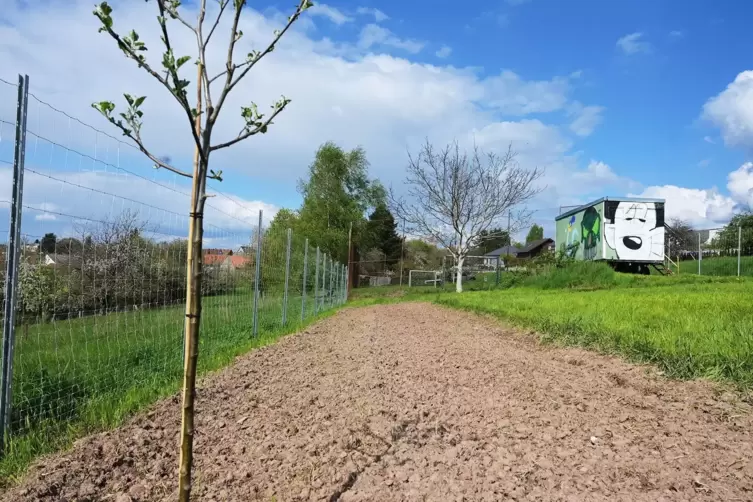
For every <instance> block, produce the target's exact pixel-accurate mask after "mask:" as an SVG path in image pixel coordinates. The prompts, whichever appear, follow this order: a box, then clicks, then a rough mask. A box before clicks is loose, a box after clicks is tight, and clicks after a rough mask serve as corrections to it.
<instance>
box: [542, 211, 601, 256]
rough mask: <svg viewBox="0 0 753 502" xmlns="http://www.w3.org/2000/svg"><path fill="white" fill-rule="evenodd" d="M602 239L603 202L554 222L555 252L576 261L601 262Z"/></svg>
mask: <svg viewBox="0 0 753 502" xmlns="http://www.w3.org/2000/svg"><path fill="white" fill-rule="evenodd" d="M603 239H604V203H603V202H600V203H599V204H596V205H593V206H591V207H589V208H587V209H584V210H583V211H580V212H578V213H575V214H573V215H571V216H568V217H566V218H563V219H561V220H557V222H556V228H555V237H554V242H555V245H556V246H557V251H558V252H560V251H563V252H564V253H566V254H567V255H568V256H571V257H573V258H575V259H577V260H603V259H604V256H603V252H604V245H603Z"/></svg>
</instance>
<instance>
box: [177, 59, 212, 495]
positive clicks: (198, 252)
mask: <svg viewBox="0 0 753 502" xmlns="http://www.w3.org/2000/svg"><path fill="white" fill-rule="evenodd" d="M196 68H197V72H198V78H197V80H196V82H197V85H196V94H197V97H196V111H197V114H196V126H195V127H196V134H197V136H198V137H201V104H202V99H201V74H202V65H201V63H199V64H197V65H196ZM202 162H203V160H202V156H201V152H200V150H199V145H196V149H195V151H194V158H193V183H192V187H191V211H190V212H189V213H188V214H189V224H188V256H187V259H186V274H187V275H186V319H185V326H184V336H185V341H184V347H185V350H184V360H183V410H182V416H181V427H180V437H181V440H180V477H179V479H178V500H179V501H180V502H189V500H190V498H191V467H192V464H193V437H194V400H195V397H196V363H197V360H198V357H199V321H200V318H201V273H202V260H203V256H202V237H203V235H202V234H203V225H202V220H201V218H202V216H203V208H204V180H203V179H202V178H203V177H204V176H205V174H206V173H205V172H204V169H203V168H204V167H205V166H203V165H201V164H202Z"/></svg>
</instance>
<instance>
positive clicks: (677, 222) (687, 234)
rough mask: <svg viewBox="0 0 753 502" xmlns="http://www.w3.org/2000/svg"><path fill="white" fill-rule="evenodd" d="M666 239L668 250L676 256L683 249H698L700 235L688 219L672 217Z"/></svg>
mask: <svg viewBox="0 0 753 502" xmlns="http://www.w3.org/2000/svg"><path fill="white" fill-rule="evenodd" d="M735 238H737V234H735ZM665 240H666V246H667V248H668V251H669V252H670V253H671V254H672V255H674V256H677V254H678V253H681V252H683V251H694V250H697V249H698V237H697V236H696V233H695V231H694V230H693V226H692V225H691V224H690V223H689V222H688V221H687V220H683V219H681V218H672V219H670V220H669V226H668V228H667V229H666V232H665ZM670 258H671V256H670Z"/></svg>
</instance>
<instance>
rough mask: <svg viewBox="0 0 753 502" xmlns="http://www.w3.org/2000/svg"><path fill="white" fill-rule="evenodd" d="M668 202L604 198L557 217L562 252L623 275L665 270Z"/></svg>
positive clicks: (560, 250)
mask: <svg viewBox="0 0 753 502" xmlns="http://www.w3.org/2000/svg"><path fill="white" fill-rule="evenodd" d="M664 202H665V201H664V199H642V198H632V197H603V198H601V199H598V200H595V201H593V202H590V203H588V204H584V205H582V206H579V207H577V208H575V209H572V210H570V211H567V212H565V213H562V214H560V215H559V216H557V217H556V218H555V225H556V231H555V246H556V249H557V251H558V252H562V253H564V254H565V255H566V256H569V257H571V258H573V259H576V260H594V261H606V262H608V263H610V264H611V265H612V266H613V267H614V268H615V269H616V270H618V271H620V272H633V273H641V274H648V273H649V266H654V267H656V268H658V269H663V264H664Z"/></svg>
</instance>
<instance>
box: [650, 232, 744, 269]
mask: <svg viewBox="0 0 753 502" xmlns="http://www.w3.org/2000/svg"><path fill="white" fill-rule="evenodd" d="M665 254H666V256H667V264H666V266H667V267H668V268H670V269H671V270H672V272H673V273H680V274H699V275H711V276H753V226H737V225H733V224H730V225H727V226H726V227H721V228H712V229H707V230H688V231H685V232H676V231H673V230H671V229H668V231H667V233H666V242H665Z"/></svg>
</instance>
